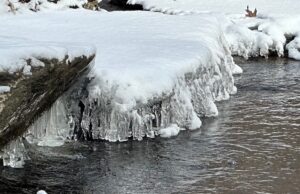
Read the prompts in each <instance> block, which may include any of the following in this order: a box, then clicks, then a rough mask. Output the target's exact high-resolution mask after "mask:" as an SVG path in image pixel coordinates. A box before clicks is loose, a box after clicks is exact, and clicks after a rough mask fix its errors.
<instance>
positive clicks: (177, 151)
mask: <svg viewBox="0 0 300 194" xmlns="http://www.w3.org/2000/svg"><path fill="white" fill-rule="evenodd" d="M237 63H238V64H239V65H240V66H241V67H242V68H243V69H244V73H243V74H242V75H240V76H237V77H236V86H237V88H238V93H237V94H236V95H234V96H232V97H231V99H230V100H229V101H223V102H220V103H218V108H219V113H220V115H219V117H217V118H206V119H203V126H202V128H201V130H196V131H183V132H181V133H180V134H179V135H178V136H177V137H174V138H171V139H163V138H156V139H146V140H144V141H141V142H137V141H129V142H125V143H109V142H103V141H101V142H90V143H81V142H75V143H69V144H67V145H65V146H63V147H59V148H40V151H41V153H39V152H36V155H35V156H34V157H33V158H32V160H30V161H27V163H26V165H25V166H24V168H22V169H12V168H6V167H0V191H1V192H0V193H35V192H36V191H38V190H39V189H44V190H46V191H47V192H48V193H49V194H50V193H138V194H141V193H300V62H297V61H293V60H288V59H277V60H275V59H268V60H265V59H256V60H249V61H243V60H238V62H237ZM43 154H45V155H43Z"/></svg>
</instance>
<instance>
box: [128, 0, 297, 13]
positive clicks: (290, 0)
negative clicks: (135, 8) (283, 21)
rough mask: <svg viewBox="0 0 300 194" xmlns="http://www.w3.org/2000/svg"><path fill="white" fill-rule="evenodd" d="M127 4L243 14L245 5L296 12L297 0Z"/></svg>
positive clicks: (149, 0)
mask: <svg viewBox="0 0 300 194" xmlns="http://www.w3.org/2000/svg"><path fill="white" fill-rule="evenodd" d="M128 3H129V4H141V5H143V7H144V9H147V10H151V11H158V12H164V13H169V14H191V13H203V12H218V13H227V14H232V13H234V14H244V12H245V11H244V10H245V9H246V7H247V5H249V6H250V9H254V8H257V9H258V11H259V12H261V13H272V14H298V13H299V6H300V1H299V0H206V1H205V0H129V1H128Z"/></svg>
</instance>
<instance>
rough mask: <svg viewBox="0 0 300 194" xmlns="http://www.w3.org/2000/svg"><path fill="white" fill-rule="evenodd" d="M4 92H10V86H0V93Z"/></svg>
mask: <svg viewBox="0 0 300 194" xmlns="http://www.w3.org/2000/svg"><path fill="white" fill-rule="evenodd" d="M5 92H10V87H9V86H0V94H2V93H5Z"/></svg>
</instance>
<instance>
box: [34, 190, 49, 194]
mask: <svg viewBox="0 0 300 194" xmlns="http://www.w3.org/2000/svg"><path fill="white" fill-rule="evenodd" d="M36 194H47V192H46V191H44V190H39V191H38V192H37V193H36Z"/></svg>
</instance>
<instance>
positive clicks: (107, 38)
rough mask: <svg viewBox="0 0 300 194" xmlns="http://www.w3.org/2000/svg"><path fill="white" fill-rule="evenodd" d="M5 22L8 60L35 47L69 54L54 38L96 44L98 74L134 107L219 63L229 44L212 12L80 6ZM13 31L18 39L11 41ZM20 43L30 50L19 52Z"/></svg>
mask: <svg viewBox="0 0 300 194" xmlns="http://www.w3.org/2000/svg"><path fill="white" fill-rule="evenodd" d="M41 24H43V25H41ZM0 25H1V26H2V27H1V28H0V37H4V38H1V39H0V41H1V42H3V44H1V46H0V49H1V48H2V50H3V49H4V50H3V52H2V51H1V52H0V53H1V54H0V58H1V60H5V61H6V60H12V58H13V56H15V55H16V53H17V54H18V55H19V54H20V56H23V55H25V54H28V53H30V49H32V50H33V51H34V52H33V53H38V55H43V54H44V53H47V55H48V54H49V55H51V54H53V53H54V54H57V53H64V52H57V50H59V49H61V48H64V47H56V46H52V44H49V42H57V43H55V44H63V45H65V46H66V47H70V46H71V45H73V43H71V42H74V41H75V42H79V44H80V43H81V44H83V43H84V44H90V45H95V47H96V48H97V57H96V62H95V73H96V74H97V77H99V78H100V79H101V80H102V83H103V84H105V85H106V86H108V88H112V89H114V90H115V91H114V92H115V93H116V97H117V98H119V103H120V104H127V105H131V106H134V105H135V103H136V101H139V102H146V101H147V100H148V99H150V98H152V97H153V96H157V95H158V96H159V95H161V94H162V93H163V92H164V93H169V92H170V91H171V90H172V88H173V87H174V84H175V80H176V79H177V78H178V77H182V76H183V75H184V74H185V73H187V72H194V71H195V70H196V69H197V68H198V67H199V65H204V66H205V65H207V64H208V61H210V62H212V63H214V62H215V63H217V62H218V61H220V59H221V58H224V51H223V46H224V45H222V43H220V42H219V41H218V40H219V39H220V36H221V35H222V31H221V28H220V25H219V23H218V20H217V18H216V17H213V16H211V15H201V16H200V15H198V16H169V15H163V14H158V13H150V12H148V13H147V12H127V13H125V12H114V13H101V12H91V11H84V10H76V11H65V12H53V13H51V12H47V13H37V14H24V15H16V16H4V17H1V18H0ZM20 29H22V30H20ZM8 34H9V35H10V36H11V37H13V38H14V39H15V38H17V39H16V40H15V41H13V40H11V38H10V39H8V40H7V38H5V37H7V35H8ZM37 41H38V42H37ZM28 42H30V44H29V45H30V46H28V45H27V43H28ZM31 42H32V43H31ZM36 42H37V43H36ZM2 45H3V46H2ZM41 45H45V47H46V48H48V49H47V50H45V49H43V46H41ZM20 47H28V49H23V48H22V49H21V51H19V48H20ZM9 48H10V49H9ZM68 50H69V49H66V50H62V51H68ZM6 51H7V52H6ZM24 51H27V52H24ZM51 51H54V52H51ZM64 54H65V53H64ZM3 55H5V56H3ZM2 56H3V57H2ZM22 58H24V56H23V57H22ZM1 64H3V62H2V61H1ZM4 64H11V62H10V63H6V62H4ZM4 67H7V66H5V65H4ZM9 68H14V67H13V66H10V67H9ZM2 69H3V65H2ZM14 69H15V68H14ZM113 86H114V87H113Z"/></svg>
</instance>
